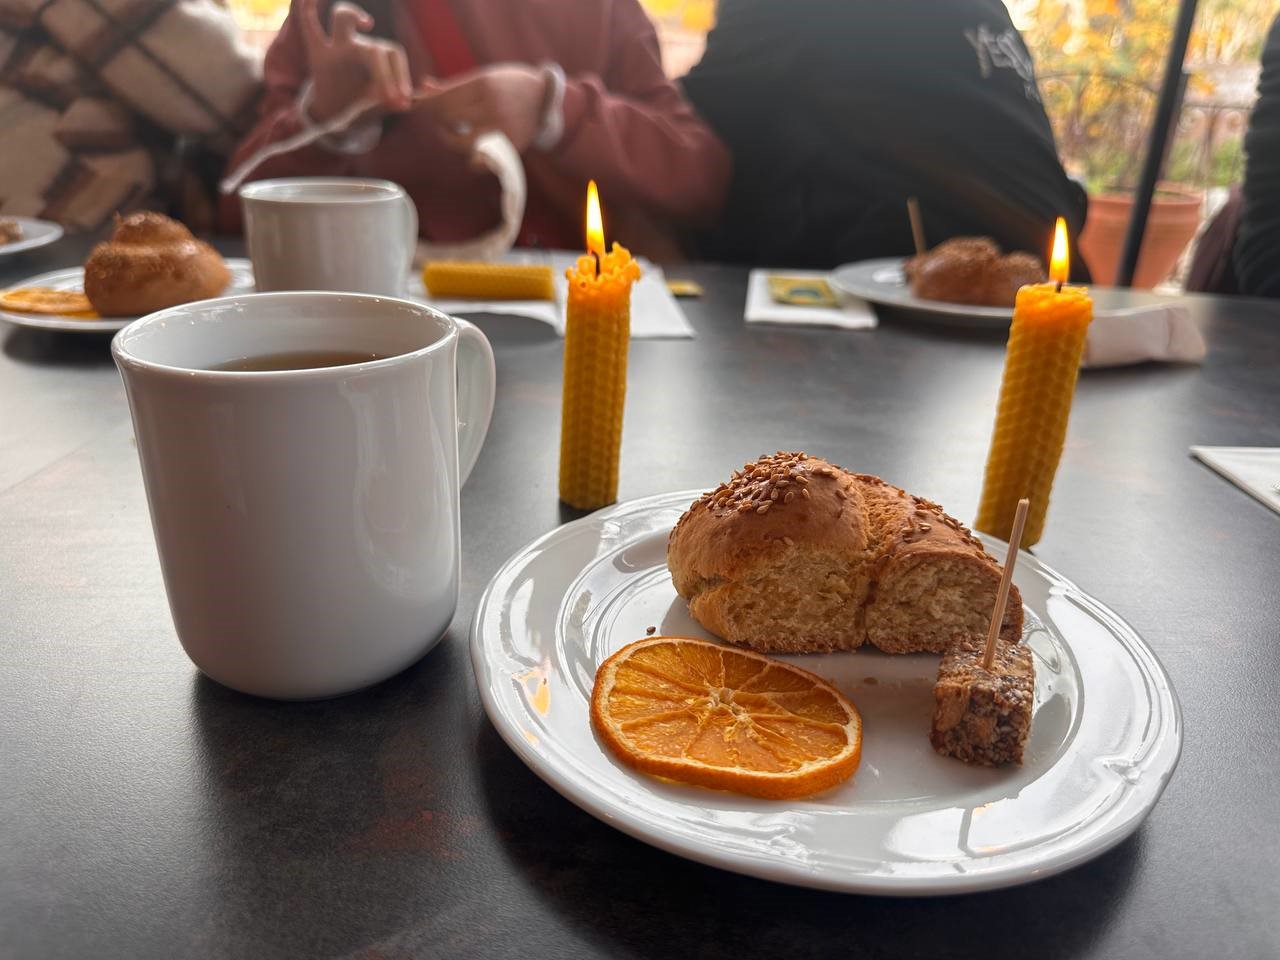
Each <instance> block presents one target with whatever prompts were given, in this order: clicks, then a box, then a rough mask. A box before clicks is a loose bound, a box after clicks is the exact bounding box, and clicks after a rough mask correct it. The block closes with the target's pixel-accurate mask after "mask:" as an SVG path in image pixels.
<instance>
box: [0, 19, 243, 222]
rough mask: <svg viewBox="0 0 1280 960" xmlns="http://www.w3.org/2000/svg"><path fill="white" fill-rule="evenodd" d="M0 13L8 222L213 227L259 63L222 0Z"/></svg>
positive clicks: (0, 135) (2, 164)
mask: <svg viewBox="0 0 1280 960" xmlns="http://www.w3.org/2000/svg"><path fill="white" fill-rule="evenodd" d="M2 6H3V9H0V116H2V117H3V118H4V123H3V124H0V214H9V215H11V216H13V215H16V216H30V217H41V218H43V219H46V220H54V221H56V222H58V223H61V224H62V225H63V226H64V227H66V228H67V229H68V230H73V231H76V230H80V231H94V230H97V229H99V228H101V227H103V226H104V225H105V224H106V223H107V222H108V221H109V220H110V218H111V217H112V215H113V214H115V213H117V212H121V213H123V212H127V211H129V210H131V209H135V208H138V207H151V208H153V209H159V210H163V211H166V212H168V213H170V214H172V215H174V216H176V217H179V218H180V219H182V220H184V221H185V222H186V223H187V224H188V226H190V227H191V228H192V229H193V230H196V231H207V230H209V229H211V228H212V226H213V222H214V213H215V208H214V200H213V197H214V193H213V186H212V183H213V180H214V179H216V177H217V174H218V172H219V171H220V169H221V166H222V164H223V163H224V162H225V159H226V155H227V153H229V152H230V150H231V149H232V147H234V145H235V143H236V142H237V141H238V140H239V139H240V137H241V136H243V135H244V133H245V131H246V130H247V129H248V125H249V123H250V122H251V121H252V116H253V114H252V108H253V105H254V104H255V103H256V101H257V96H258V88H259V82H260V79H261V74H262V57H261V54H259V53H256V52H255V51H253V50H252V49H251V48H250V47H249V46H247V45H246V44H245V43H244V40H243V37H242V35H241V32H240V30H239V28H238V27H237V26H236V24H235V21H234V20H233V19H232V16H231V14H230V13H229V12H228V11H227V10H226V8H225V7H224V6H223V5H222V4H221V3H219V2H216V0H177V2H161V0H149V2H144V3H140V4H139V3H135V4H133V5H132V6H131V7H130V11H131V12H130V14H129V15H128V16H125V15H122V14H121V12H120V10H118V9H115V8H114V7H113V6H112V5H110V4H108V5H99V4H86V3H83V2H81V0H47V2H43V3H39V4H36V3H17V4H15V3H7V4H3V5H2Z"/></svg>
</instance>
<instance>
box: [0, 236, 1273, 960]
mask: <svg viewBox="0 0 1280 960" xmlns="http://www.w3.org/2000/svg"><path fill="white" fill-rule="evenodd" d="M228 249H230V250H237V249H238V248H237V247H235V246H234V245H230V246H229V247H228ZM84 252H85V245H84V244H83V243H77V242H75V241H69V240H68V241H63V242H61V243H59V244H57V245H55V246H54V247H52V248H50V249H48V250H47V251H46V252H44V253H40V254H30V255H25V256H21V257H17V258H10V259H8V260H4V261H0V286H3V285H5V284H7V283H9V282H13V281H16V280H19V279H21V278H22V277H24V276H27V275H30V274H33V273H36V272H39V271H43V270H48V269H53V268H55V267H60V266H68V265H72V264H75V263H78V262H80V259H81V258H82V257H83V255H84ZM671 273H672V275H676V276H688V277H692V278H696V279H697V280H699V281H700V282H701V283H703V284H704V286H705V288H706V296H705V297H704V298H703V299H701V300H698V301H686V308H687V310H688V313H689V316H690V319H691V320H692V322H693V324H694V326H695V328H696V330H697V334H698V336H697V339H695V340H692V341H689V340H684V341H637V342H636V343H634V344H633V346H632V350H631V364H632V366H631V389H630V394H629V396H628V398H627V414H626V431H625V439H624V444H623V452H622V458H623V463H622V485H621V491H620V494H621V497H622V498H623V499H629V498H633V497H640V496H645V495H648V494H655V493H660V492H663V491H666V490H673V489H684V488H690V487H700V486H707V485H711V484H714V483H715V482H716V481H718V480H719V479H720V478H722V477H724V476H726V475H727V474H728V473H729V471H730V470H731V469H733V468H734V467H736V466H738V465H740V464H741V463H742V462H743V461H744V460H745V459H747V458H749V457H752V456H754V455H756V454H759V453H760V452H762V451H772V450H774V449H777V448H792V449H793V448H802V449H806V450H808V451H810V452H811V453H815V454H821V455H823V456H825V457H828V458H830V459H832V460H835V461H838V462H841V463H843V464H845V465H846V466H849V467H855V468H857V469H859V470H863V471H867V472H872V473H877V474H880V475H882V476H884V477H886V478H888V479H890V480H891V481H892V482H894V483H898V484H901V485H903V486H905V487H907V488H908V489H910V490H912V491H913V492H916V493H919V494H921V495H924V496H927V497H929V498H931V499H934V500H937V501H939V502H941V503H943V504H945V505H946V506H947V507H948V508H949V509H950V510H951V511H952V512H953V513H955V514H956V515H958V516H959V517H961V518H969V517H972V516H973V513H974V511H975V507H976V503H977V498H978V492H979V485H980V482H981V475H982V466H983V462H984V459H985V456H986V446H987V439H988V436H989V431H990V428H991V419H992V411H993V403H994V400H995V395H996V391H997V389H998V384H999V379H1000V370H1001V363H1002V359H1003V350H1002V344H1001V342H1000V341H999V340H992V339H990V338H967V337H963V336H958V335H956V334H954V333H944V332H939V331H936V330H929V329H925V328H922V327H918V326H913V325H911V324H909V323H904V322H902V321H898V322H886V323H884V324H882V325H881V327H880V328H879V329H878V330H876V331H874V332H859V333H849V332H832V331H820V330H812V329H780V328H751V329H744V327H743V323H742V306H743V296H744V290H745V279H746V275H745V271H742V270H738V269H730V268H718V267H691V268H688V269H686V270H673V271H671ZM1189 303H1190V304H1191V308H1192V310H1193V311H1194V315H1195V317H1196V319H1197V320H1198V321H1199V322H1200V323H1201V324H1202V327H1203V329H1204V332H1205V334H1206V336H1207V339H1208V342H1209V349H1210V353H1209V357H1208V359H1207V361H1206V362H1205V363H1204V364H1203V366H1198V367H1197V366H1185V367H1184V366H1143V367H1133V368H1126V369H1115V370H1100V371H1086V372H1085V373H1084V374H1083V375H1082V376H1081V379H1080V385H1079V389H1078V395H1077V401H1076V407H1075V412H1074V415H1073V418H1072V422H1071V429H1070V436H1069V440H1068V445H1067V450H1066V453H1065V455H1064V457H1063V461H1062V466H1061V469H1060V471H1059V473H1058V478H1057V484H1056V487H1055V489H1054V498H1053V503H1052V506H1051V509H1050V514H1049V521H1048V527H1047V531H1046V534H1045V536H1044V539H1043V540H1042V541H1041V543H1040V545H1039V546H1038V547H1037V553H1038V554H1039V556H1040V557H1041V558H1042V559H1043V560H1045V561H1046V562H1047V563H1049V564H1050V565H1052V566H1054V567H1056V568H1057V569H1058V570H1060V571H1061V572H1063V573H1064V574H1065V575H1067V576H1068V577H1070V578H1072V579H1073V580H1075V581H1076V582H1077V583H1078V584H1079V585H1080V586H1081V587H1083V588H1084V589H1085V590H1087V591H1089V592H1090V593H1092V594H1093V595H1095V596H1096V597H1098V598H1099V599H1100V600H1102V601H1103V602H1104V603H1106V604H1108V605H1109V606H1111V607H1113V608H1114V609H1115V610H1116V611H1118V612H1119V613H1120V614H1121V615H1122V616H1123V617H1125V618H1126V619H1128V620H1129V621H1130V622H1131V623H1132V624H1133V626H1134V627H1135V628H1136V629H1137V630H1138V632H1139V633H1141V634H1142V635H1143V636H1144V637H1145V638H1146V639H1147V641H1148V642H1149V644H1150V645H1151V646H1152V648H1154V649H1155V651H1156V652H1157V653H1158V654H1159V656H1160V657H1161V658H1162V659H1163V661H1164V663H1165V665H1166V666H1167V668H1168V670H1169V672H1170V674H1171V675H1172V677H1173V680H1174V683H1175V685H1176V688H1177V691H1178V694H1179V696H1180V698H1181V701H1182V705H1183V709H1184V712H1185V723H1186V740H1185V747H1184V752H1183V756H1182V761H1181V765H1180V766H1179V768H1178V770H1177V772H1176V774H1175V775H1174V777H1173V780H1172V782H1171V783H1170V785H1169V787H1168V789H1167V791H1166V792H1165V795H1164V797H1163V798H1162V799H1161V801H1160V803H1159V804H1158V805H1157V807H1156V808H1155V810H1154V811H1153V813H1152V814H1151V816H1150V818H1149V819H1148V820H1147V821H1146V823H1145V824H1144V825H1143V826H1142V827H1141V829H1139V830H1138V832H1137V833H1136V834H1135V835H1133V836H1132V837H1131V838H1130V839H1128V840H1127V841H1125V842H1124V843H1122V844H1121V845H1120V846H1118V847H1117V848H1115V849H1114V850H1112V851H1111V852H1109V853H1107V854H1105V855H1103V856H1101V857H1099V858H1098V859H1096V860H1094V861H1093V862H1091V863H1089V864H1086V865H1084V866H1081V867H1078V868H1076V869H1075V870H1072V871H1070V872H1068V873H1066V874H1063V875H1060V876H1056V877H1052V878H1049V879H1047V880H1042V881H1040V882H1037V883H1033V884H1030V885H1027V886H1023V887H1020V888H1016V889H1011V890H1006V891H1001V892H995V893H987V894H980V895H973V896H968V897H962V898H955V899H921V900H891V899H882V898H874V897H853V896H841V895H835V894H827V893H816V892H813V891H808V890H801V889H793V888H788V887H783V886H779V885H775V884H771V883H767V882H764V881H759V880H754V879H748V878H744V877H739V876H735V875H733V874H730V873H724V872H720V871H718V870H715V869H712V868H709V867H704V866H700V865H697V864H693V863H689V862H686V861H683V860H680V859H678V858H676V857H674V856H671V855H669V854H666V853H662V852H660V851H658V850H656V849H652V848H650V847H647V846H645V845H644V844H642V843H639V842H637V841H635V840H632V839H630V838H628V837H626V836H623V835H622V834H620V833H618V832H615V831H614V830H612V829H611V828H610V827H608V826H606V825H605V824H603V823H600V822H598V821H596V820H595V819H593V818H592V817H590V816H588V815H587V814H585V813H583V812H581V811H580V810H578V809H577V808H576V807H574V806H573V805H572V804H570V803H569V802H568V801H566V800H563V799H562V798H561V797H560V796H559V795H557V794H556V793H554V792H553V791H552V790H551V789H550V788H549V787H547V786H545V785H544V784H543V782H542V781H541V780H539V779H538V777H537V776H535V775H534V774H533V773H532V772H530V771H529V770H528V769H526V768H525V767H524V766H523V765H522V764H521V763H520V761H519V760H517V759H516V758H515V756H514V755H513V754H511V753H510V752H509V751H508V749H507V748H506V746H505V745H504V744H503V743H502V741H501V740H500V739H499V737H498V735H497V734H496V733H495V732H494V730H493V729H492V727H491V726H490V724H489V722H488V720H487V719H486V717H485V716H484V714H483V712H482V710H481V708H480V703H479V699H478V697H477V694H476V689H475V685H474V682H473V678H472V672H471V666H470V661H469V657H468V652H467V626H468V622H469V618H470V616H471V614H472V612H473V611H474V609H475V604H476V602H477V599H478V596H479V594H480V591H481V590H482V589H483V587H484V585H485V583H486V582H487V581H488V579H489V577H490V576H491V575H492V574H493V573H494V571H495V570H496V569H497V568H498V567H499V565H500V564H501V563H502V562H503V560H505V559H506V558H507V557H508V556H509V555H510V554H511V553H513V552H514V551H515V550H517V549H518V548H520V547H521V546H522V545H524V544H525V543H526V542H527V541H529V540H531V539H532V538H534V537H537V536H539V535H541V534H543V533H545V532H546V531H548V530H550V529H552V528H553V527H555V526H556V525H557V524H559V523H561V522H562V521H564V520H565V519H568V517H569V514H568V513H567V512H566V511H565V510H564V509H563V508H562V507H561V506H560V505H559V504H558V503H557V499H556V466H557V453H558V446H557V445H558V435H559V406H560V369H561V345H560V342H559V340H558V339H557V338H556V337H555V336H554V335H553V334H551V333H550V331H549V330H548V329H547V328H545V327H543V326H542V325H540V324H538V323H536V322H534V321H525V320H521V319H512V318H506V319H504V318H494V317H490V318H482V319H481V321H480V322H481V326H482V327H483V328H484V329H485V330H486V332H487V333H488V334H489V336H490V338H491V339H492V341H493V344H494V348H495V351H496V353H497V358H498V376H499V388H498V401H497V410H496V412H495V415H494V420H493V427H492V429H491V431H490V434H489V439H488V442H487V444H486V446H485V449H484V452H483V453H482V455H481V457H480V462H479V464H478V466H477V468H476V471H475V473H474V475H473V476H472V478H471V480H470V482H469V483H468V484H467V486H466V489H465V490H464V492H463V498H462V522H463V547H464V567H463V584H462V596H461V602H460V604H459V610H458V616H457V618H456V620H455V622H454V624H453V626H452V627H451V628H450V630H449V633H448V635H447V636H446V637H445V638H444V640H443V641H442V642H441V643H440V644H439V645H438V646H437V647H436V648H435V649H434V650H433V651H432V652H431V653H430V654H428V655H427V656H426V657H425V658H424V659H423V660H422V661H421V662H419V663H418V664H416V665H415V666H413V667H411V668H410V669H409V670H407V671H405V672H404V673H403V674H401V675H400V676H398V677H395V678H394V679H392V680H389V681H387V682H386V683H383V684H381V685H380V686H378V687H376V688H374V689H372V690H369V691H366V692H364V693H361V694H358V695H354V696H351V697H347V698H344V699H339V700H333V701H329V702H322V703H307V704H281V703H271V702H266V701H261V700H255V699H251V698H248V697H244V696H240V695H238V694H235V693H232V692H230V691H228V690H226V689H223V688H221V687H219V686H217V685H216V684H214V683H212V682H210V681H208V680H205V679H203V678H202V677H200V676H199V675H198V674H197V673H196V671H195V669H194V668H193V667H192V666H191V664H190V663H189V662H188V661H187V659H186V658H185V656H184V655H183V653H182V651H181V648H180V647H179V645H178V643H177V640H176V638H175V636H174V632H173V627H172V624H171V621H170V618H169V612H168V608H167V606H166V602H165V596H164V589H163V586H162V583H161V579H160V572H159V568H158V564H157V560H156V556H155V550H154V547H153V544H152V538H151V529H150V524H149V520H148V517H147V512H146V505H145V500H144V496H143V490H142V483H141V477H140V473H139V469H138V464H137V455H136V452H135V449H134V446H133V443H132V431H131V428H130V424H129V417H128V411H127V408H126V404H125V398H124V393H123V390H122V388H121V385H120V380H119V377H118V376H117V374H116V371H115V368H114V367H113V365H112V362H111V359H110V355H109V352H108V343H109V338H108V337H105V336H90V335H75V334H51V333H42V332H35V331H30V330H22V329H14V328H9V327H6V326H4V325H2V324H0V346H2V348H3V349H2V351H0V956H4V957H24V958H25V957H76V958H82V957H84V958H87V957H93V958H108V957H121V958H131V960H138V958H150V957H157V958H159V957H164V958H169V957H255V958H266V957H343V956H351V957H361V958H369V960H373V958H400V957H410V956H424V957H454V956H456V957H512V958H520V960H528V958H530V957H543V956H545V957H630V956H635V957H651V956H652V957H671V956H692V957H706V958H710V957H740V956H770V957H772V956H786V957H810V956H812V957H827V956H860V957H927V958H931V960H932V958H939V957H970V956H972V957H992V956H1028V955H1035V956H1038V957H1044V958H1057V957H1097V958H1103V957H1106V958H1119V957H1125V958H1127V957H1153V958H1156V957H1158V958H1168V957H1197V958H1198V957H1214V958H1228V957H1230V958H1235V957H1242V958H1260V957H1275V956H1277V955H1280V830H1278V829H1277V828H1278V827H1280V761H1277V759H1276V758H1277V750H1276V739H1275V736H1276V730H1277V728H1280V698H1278V697H1277V696H1276V692H1275V691H1276V688H1277V679H1278V678H1280V627H1278V624H1280V590H1277V573H1278V571H1280V517H1278V516H1276V515H1275V514H1274V513H1272V512H1270V511H1269V510H1267V509H1266V508H1265V507H1263V506H1262V505H1260V504H1258V503H1257V502H1255V501H1254V500H1252V499H1250V498H1249V497H1247V496H1246V495H1245V494H1244V493H1242V492H1240V491H1239V490H1237V489H1236V488H1235V487H1233V486H1231V485H1229V484H1228V483H1226V482H1225V481H1224V480H1222V479H1220V478H1219V477H1218V476H1216V475H1215V474H1213V473H1211V472H1210V471H1209V470H1208V469H1206V468H1205V467H1203V466H1202V465H1200V464H1199V463H1197V462H1196V461H1194V460H1192V459H1191V458H1190V457H1189V456H1188V450H1187V448H1188V447H1189V446H1190V445H1191V444H1194V443H1203V444H1228V445H1264V446H1280V305H1277V304H1267V303H1261V302H1256V301H1246V300H1239V301H1236V300H1208V299H1196V298H1191V299H1190V300H1189ZM1277 480H1278V481H1280V477H1278V478H1277Z"/></svg>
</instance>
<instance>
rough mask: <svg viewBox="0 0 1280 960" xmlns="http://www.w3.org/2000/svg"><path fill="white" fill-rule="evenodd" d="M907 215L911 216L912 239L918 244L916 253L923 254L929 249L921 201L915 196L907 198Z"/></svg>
mask: <svg viewBox="0 0 1280 960" xmlns="http://www.w3.org/2000/svg"><path fill="white" fill-rule="evenodd" d="M907 216H908V217H910V218H911V239H912V240H913V241H914V242H915V245H916V254H917V255H922V254H924V253H925V251H926V250H927V249H928V248H927V247H925V245H924V224H923V223H922V222H921V220H920V201H919V200H917V199H916V198H915V197H908V198H907Z"/></svg>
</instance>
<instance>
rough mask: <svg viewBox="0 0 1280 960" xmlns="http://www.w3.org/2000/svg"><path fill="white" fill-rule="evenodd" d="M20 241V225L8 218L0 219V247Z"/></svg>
mask: <svg viewBox="0 0 1280 960" xmlns="http://www.w3.org/2000/svg"><path fill="white" fill-rule="evenodd" d="M21 239H22V224H20V223H19V222H18V221H17V220H14V219H12V218H10V217H0V246H4V245H5V244H6V243H17V242H18V241H19V240H21Z"/></svg>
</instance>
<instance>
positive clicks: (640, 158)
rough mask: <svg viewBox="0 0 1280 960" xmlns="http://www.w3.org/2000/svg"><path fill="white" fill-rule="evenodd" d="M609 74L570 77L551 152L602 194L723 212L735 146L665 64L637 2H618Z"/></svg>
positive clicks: (704, 214) (656, 206)
mask: <svg viewBox="0 0 1280 960" xmlns="http://www.w3.org/2000/svg"><path fill="white" fill-rule="evenodd" d="M611 8H612V16H611V18H610V22H609V34H608V44H609V56H608V58H607V60H606V61H605V62H607V63H608V64H609V69H608V73H607V75H606V76H604V77H598V76H594V75H578V76H574V75H570V76H568V77H567V78H566V82H565V95H564V133H563V135H562V137H561V140H560V143H559V144H558V145H557V146H556V147H555V148H553V150H552V151H551V154H552V158H553V160H554V161H555V163H556V166H557V167H559V168H560V169H561V170H562V171H563V172H565V173H567V174H570V175H571V176H577V177H578V178H579V179H581V180H584V181H585V180H586V179H588V178H591V177H594V178H595V179H596V180H597V181H599V183H600V190H601V192H602V193H603V194H604V195H605V196H607V197H611V198H620V199H624V200H626V201H628V202H632V203H635V204H637V205H640V206H642V207H644V208H647V209H649V210H652V211H655V212H658V213H660V214H662V215H663V216H665V217H667V218H669V219H670V220H672V221H675V222H681V223H696V222H700V221H705V220H709V219H711V218H712V217H714V216H715V215H716V213H718V212H719V210H720V207H721V205H722V204H723V202H724V197H725V192H726V190H727V189H728V184H729V172H730V161H729V152H728V150H727V149H726V148H725V146H724V145H723V144H722V143H721V142H720V140H719V138H717V137H716V135H715V134H714V133H713V132H712V131H711V128H710V127H708V126H707V125H706V123H704V122H703V121H702V119H701V118H700V117H699V116H698V115H697V114H696V113H695V112H694V110H693V107H692V106H691V105H690V104H689V102H688V101H687V100H686V99H685V98H684V96H683V94H681V92H680V90H679V88H678V87H676V85H675V84H674V83H673V82H672V81H671V80H669V79H668V78H667V76H666V74H665V73H664V72H663V70H662V57H661V54H660V52H659V48H658V37H657V34H656V33H655V32H654V29H653V24H652V23H650V22H649V18H648V17H647V16H646V15H645V13H644V11H643V10H642V9H641V8H640V5H639V4H638V3H637V2H636V0H614V2H613V3H612V4H611Z"/></svg>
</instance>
